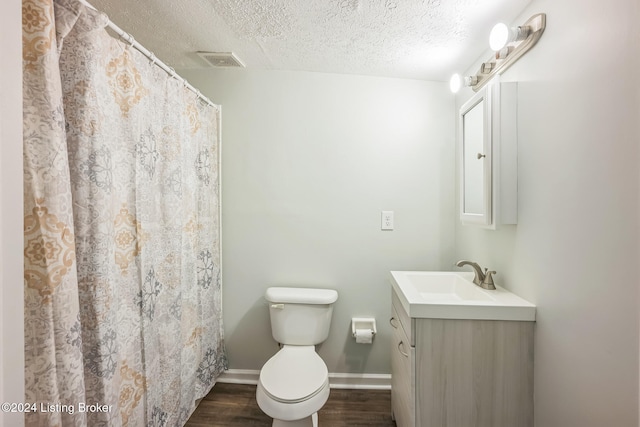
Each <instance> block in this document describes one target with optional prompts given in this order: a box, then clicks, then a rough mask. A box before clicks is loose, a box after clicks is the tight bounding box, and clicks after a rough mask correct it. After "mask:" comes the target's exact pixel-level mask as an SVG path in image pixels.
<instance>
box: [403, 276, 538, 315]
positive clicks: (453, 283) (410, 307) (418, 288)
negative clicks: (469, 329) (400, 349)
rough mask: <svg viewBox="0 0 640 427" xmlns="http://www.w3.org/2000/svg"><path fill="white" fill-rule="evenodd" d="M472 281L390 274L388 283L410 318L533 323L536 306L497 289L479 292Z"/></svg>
mask: <svg viewBox="0 0 640 427" xmlns="http://www.w3.org/2000/svg"><path fill="white" fill-rule="evenodd" d="M473 277H474V273H473V272H455V271H392V272H391V277H390V279H391V285H392V286H393V288H394V289H395V291H396V294H397V295H398V298H399V299H400V303H401V304H402V306H403V307H404V309H405V311H406V312H407V313H408V314H409V316H410V317H417V318H434V319H478V320H520V321H533V320H535V318H536V307H535V305H533V304H531V303H530V302H528V301H525V300H524V299H522V298H520V297H519V296H517V295H515V294H513V293H511V292H509V291H507V290H506V289H504V288H502V287H500V286H496V289H495V290H486V289H482V288H481V287H479V286H477V285H476V284H474V283H473Z"/></svg>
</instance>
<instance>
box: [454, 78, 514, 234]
mask: <svg viewBox="0 0 640 427" xmlns="http://www.w3.org/2000/svg"><path fill="white" fill-rule="evenodd" d="M458 121H459V126H460V128H459V133H458V138H459V147H458V153H459V154H458V163H459V164H458V171H459V176H458V179H459V183H460V184H459V185H460V191H459V192H460V220H461V222H462V223H463V224H464V225H475V226H480V227H484V228H489V229H495V228H497V227H498V226H499V225H501V224H516V223H517V191H518V190H517V189H518V183H517V178H518V173H517V83H515V82H500V81H499V80H497V79H496V80H494V81H492V82H491V83H489V84H487V85H486V86H484V87H483V88H482V89H481V90H480V91H478V92H477V93H476V94H475V95H474V96H473V97H472V98H471V99H469V100H468V101H467V102H466V103H465V104H464V105H463V106H462V107H461V108H460V114H459V117H458Z"/></svg>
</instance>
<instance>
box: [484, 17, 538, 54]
mask: <svg viewBox="0 0 640 427" xmlns="http://www.w3.org/2000/svg"><path fill="white" fill-rule="evenodd" d="M529 33H531V28H530V27H527V26H524V27H515V28H509V27H507V25H506V24H503V23H502V22H500V23H498V24H496V25H495V26H494V27H493V28H492V29H491V33H490V34H489V46H490V47H491V49H492V50H494V51H496V52H497V51H499V50H501V49H502V48H503V47H505V46H506V45H507V43H511V42H516V41H522V40H524V39H526V38H527V37H529Z"/></svg>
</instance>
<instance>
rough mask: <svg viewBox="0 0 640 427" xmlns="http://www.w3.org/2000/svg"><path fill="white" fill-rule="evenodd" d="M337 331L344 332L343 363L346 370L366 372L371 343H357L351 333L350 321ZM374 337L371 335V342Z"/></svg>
mask: <svg viewBox="0 0 640 427" xmlns="http://www.w3.org/2000/svg"><path fill="white" fill-rule="evenodd" d="M337 332H338V333H341V334H344V346H343V348H344V353H343V355H344V356H343V357H344V364H345V365H346V366H348V371H347V372H366V370H365V368H366V366H367V360H368V359H369V355H370V354H371V350H372V349H373V344H358V343H356V339H355V338H354V337H353V335H351V323H348V324H347V326H346V327H345V328H343V330H341V331H337ZM375 342H376V337H373V343H375Z"/></svg>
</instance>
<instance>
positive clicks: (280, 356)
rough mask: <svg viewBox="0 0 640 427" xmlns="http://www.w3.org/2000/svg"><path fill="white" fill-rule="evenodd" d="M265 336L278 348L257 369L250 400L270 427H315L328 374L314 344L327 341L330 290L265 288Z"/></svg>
mask: <svg viewBox="0 0 640 427" xmlns="http://www.w3.org/2000/svg"><path fill="white" fill-rule="evenodd" d="M265 299H266V300H267V301H268V302H269V303H270V305H269V316H270V318H271V333H272V335H273V338H274V339H275V340H276V341H277V342H278V343H280V344H281V349H280V350H279V351H278V352H277V353H276V354H275V355H274V356H272V357H271V358H270V359H269V360H268V361H267V363H265V364H264V366H263V367H262V369H261V370H260V378H259V380H258V387H257V389H256V401H257V402H258V406H259V407H260V409H262V411H263V412H264V413H265V414H267V415H269V416H270V417H271V418H273V427H317V426H318V411H319V410H320V408H322V406H323V405H324V404H325V403H326V401H327V399H328V398H329V392H330V390H329V371H328V370H327V365H325V363H324V361H323V360H322V358H320V356H319V355H318V353H316V348H315V346H316V344H319V343H321V342H323V341H324V340H326V339H327V337H328V335H329V326H330V324H331V315H332V313H333V303H334V302H335V301H336V300H337V299H338V293H337V292H336V291H334V290H332V289H308V288H269V289H267V292H266V294H265Z"/></svg>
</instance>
